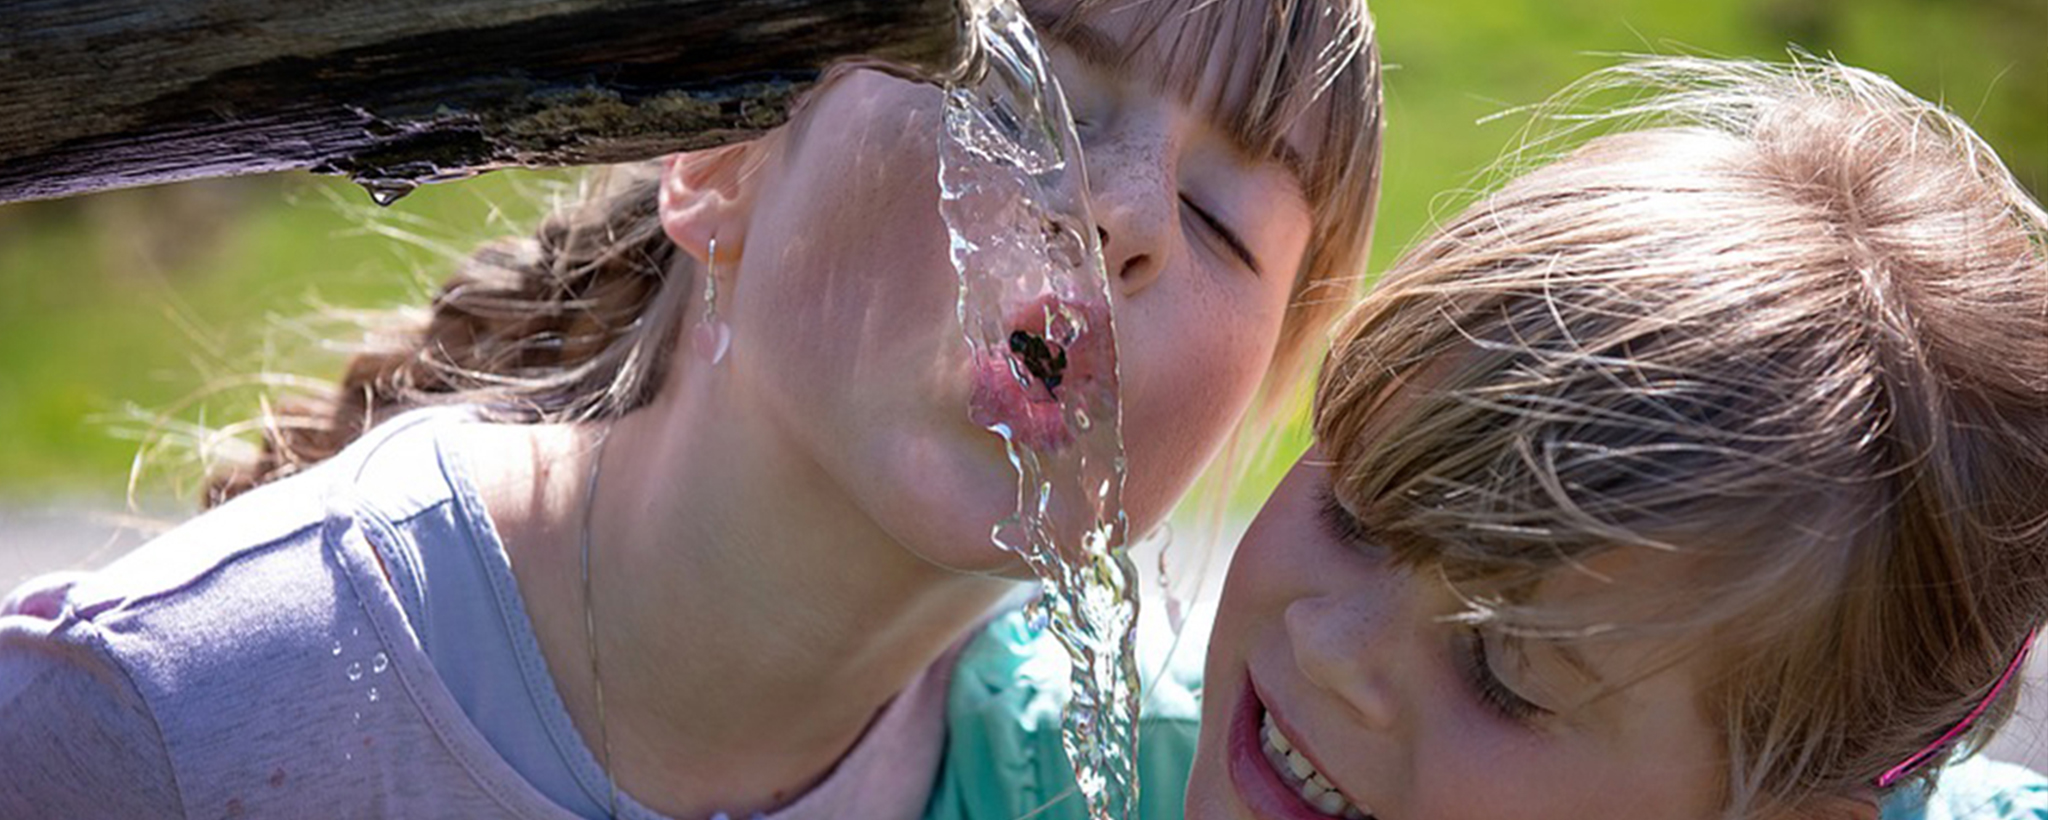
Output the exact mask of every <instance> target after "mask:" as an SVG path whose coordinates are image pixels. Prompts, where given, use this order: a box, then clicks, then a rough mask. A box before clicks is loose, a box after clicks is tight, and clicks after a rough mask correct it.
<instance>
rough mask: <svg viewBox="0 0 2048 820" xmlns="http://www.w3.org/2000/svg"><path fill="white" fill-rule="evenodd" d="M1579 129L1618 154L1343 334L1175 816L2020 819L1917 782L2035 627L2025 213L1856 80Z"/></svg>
mask: <svg viewBox="0 0 2048 820" xmlns="http://www.w3.org/2000/svg"><path fill="white" fill-rule="evenodd" d="M1581 90H1582V91H1583V92H1584V93H1587V94H1607V93H1611V92H1617V91H1618V92H1620V93H1622V94H1625V95H1629V96H1625V97H1623V98H1624V99H1626V100H1628V104H1627V105H1628V107H1626V108H1625V109H1623V110H1622V112H1621V113H1620V114H1618V115H1614V116H1612V117H1609V118H1608V121H1609V122H1611V121H1613V120H1615V119H1620V120H1622V121H1624V122H1626V123H1627V124H1630V125H1634V126H1638V129H1639V130H1624V131H1623V132H1622V133H1614V134H1609V135H1606V136H1601V137H1599V138H1596V139H1594V140H1592V141H1591V142H1590V143H1588V144H1586V145H1585V146H1584V147H1582V148H1579V149H1577V150H1575V151H1573V152H1571V153H1569V154H1568V155H1566V156H1564V157H1563V158H1561V159H1558V160H1557V161H1555V162H1554V163H1552V164H1549V165H1548V166H1546V167H1542V168H1541V169H1539V170H1536V171H1534V172H1532V173H1529V174H1527V175H1526V176H1522V177H1520V178H1518V179H1515V180H1514V181H1512V182H1510V183H1508V184H1507V185H1506V186H1505V187H1504V188H1502V189H1501V190H1499V191H1498V192H1497V193H1494V194H1492V195H1491V196H1489V197H1486V198H1485V199H1484V200H1482V201H1481V202H1479V203H1478V204H1476V205H1474V206H1472V207H1471V208H1470V209H1468V210H1467V211H1466V212H1465V213H1464V214H1463V215H1462V216H1460V217H1458V218H1457V219H1455V220H1453V221H1451V222H1450V223H1449V224H1447V225H1445V226H1444V227H1443V228H1442V229H1441V230H1439V231H1438V232H1437V233H1436V234H1435V236H1434V237H1432V238H1430V239H1428V240H1427V241H1425V242H1423V243H1422V244H1421V245H1420V246H1419V247H1417V248H1416V249H1414V250H1413V251H1411V252H1409V253H1408V254H1407V255H1406V256H1405V257H1404V258H1403V260H1402V261H1401V262H1399V263H1398V264H1397V265H1396V266H1395V268H1394V269H1393V270H1392V271H1391V272H1390V273H1388V274H1387V276H1386V279H1385V282H1384V284H1383V285H1381V286H1380V287H1379V288H1378V289H1377V290H1376V291H1375V292H1374V293H1372V294H1371V295H1370V296H1368V297H1367V299H1366V301H1365V302H1364V303H1363V304H1361V305H1360V306H1359V307H1358V308H1357V309H1356V310H1355V311H1354V312H1353V313H1351V314H1350V315H1349V316H1348V318H1346V319H1345V320H1343V322H1342V323H1341V326H1340V328H1339V331H1338V334H1337V340H1336V342H1335V345H1334V347H1333V349H1332V352H1331V353H1330V357H1329V359H1328V361H1327V362H1326V364H1325V366H1324V370H1323V374H1322V382H1321V385H1320V388H1319V390H1318V393H1317V396H1316V409H1315V436H1316V444H1315V446H1314V447H1313V448H1312V449H1311V450H1310V451H1309V453H1308V454H1307V455H1306V456H1305V457H1304V458H1303V459H1302V460H1301V461H1300V463H1299V465H1298V466H1297V467H1296V468H1295V470H1294V471H1293V472H1292V474H1291V475H1290V476H1289V477H1288V478H1287V479H1286V481H1285V483H1284V484H1283V485H1282V486H1281V488H1280V490H1279V492H1278V494H1277V495H1276V496H1275V497H1274V499H1273V500H1272V501H1271V502H1270V503H1269V504H1268V505H1267V507H1266V509H1265V510H1264V512H1263V513H1262V514H1261V515H1260V517H1259V519H1258V521H1257V522H1256V523H1255V524H1254V525H1253V526H1252V528H1251V530H1250V531H1249V532H1248V534H1247V535H1246V537H1245V541H1244V543H1243V545H1242V546H1241V547H1240V548H1239V551H1238V553H1237V556H1236V559H1235V561H1234V563H1233V565H1232V567H1231V574H1230V576H1229V580H1228V582H1227V585H1226V587H1225V590H1224V593H1223V598H1222V601H1221V604H1220V614H1219V617H1218V621H1217V625H1216V628H1215V633H1214V637H1213V639H1212V642H1211V644H1210V656H1209V659H1208V668H1207V672H1206V675H1207V681H1208V688H1207V691H1206V696H1207V699H1206V702H1205V704H1204V709H1205V711H1204V714H1203V718H1204V719H1203V727H1202V732H1203V734H1202V738H1201V744H1200V745H1201V751H1200V754H1199V756H1198V759H1197V761H1196V764H1195V766H1196V768H1195V774H1194V776H1193V778H1192V781H1191V785H1190V794H1189V797H1188V816H1189V817H1191V818H1198V819H1199V820H1213V819H1214V818H1246V817H1258V818H1289V819H1290V820H1300V819H1301V818H1316V817H1331V816H1335V817H1354V818H1355V817H1374V818H1380V820H1481V819H1482V818H1483V819H1484V820H1503V819H1505V818H1513V819H1515V820H1586V819H1587V818H1670V820H1707V818H1872V817H1876V816H1880V812H1882V816H1884V817H1918V816H1923V815H1922V812H1924V813H1925V815H1924V816H1928V817H1965V816H1975V817H1991V816H2001V817H2007V816H2026V817H2040V816H2048V790H2044V788H2043V786H2042V784H2041V782H2040V780H2039V778H2037V777H2034V776H2033V775H2031V774H2029V773H2025V772H2023V771H2021V770H2018V769H2015V768H2011V767H2002V766H1998V765H1996V764H1990V763H1986V762H1980V761H1972V762H1970V763H1968V764H1965V765H1962V766H1958V767H1951V768H1948V769H1946V770H1945V769H1944V763H1945V762H1947V761H1949V760H1951V758H1952V757H1954V756H1955V750H1956V749H1959V748H1961V749H1967V748H1974V747H1978V746H1981V745H1982V743H1983V741H1984V740H1985V739H1986V737H1987V736H1988V735H1990V734H1991V733H1992V732H1993V731H1995V730H1996V729H1997V728H1998V726H1999V725H2000V724H2001V723H2002V722H2003V720H2004V718H2005V717H2006V716H2007V715H2008V714H2009V712H2010V711H2011V708H2012V703H2013V701H2014V699H2015V697H2016V695H2017V691H2018V689H2019V686H2018V680H2017V678H2016V674H2017V670H2018V669H2019V668H2020V667H2021V665H2022V664H2023V663H2024V660H2025V657H2026V654H2027V647H2028V646H2029V644H2030V643H2031V642H2032V639H2033V636H2034V633H2035V630H2036V628H2037V626H2038V625H2039V624H2040V623H2041V622H2042V620H2043V618H2044V617H2048V258H2044V256H2048V245H2044V243H2048V233H2044V229H2048V218H2044V214H2043V212H2042V209H2041V207H2040V206H2039V205H2038V204H2037V203H2036V201H2035V200H2033V199H2032V198H2030V197H2029V196H2028V195H2027V194H2026V193H2025V192H2024V191H2023V190H2022V189H2021V188H2020V187H2019V186H2018V184H2017V183H2015V182H2014V180H2013V178H2012V177H2011V176H2010V174H2009V173H2007V171H2006V170H2005V169H2004V168H2003V167H2002V166H2001V165H2000V163H1999V162H1998V159H1997V157H1996V156H1995V155H1994V154H1993V153H1992V151H1991V149H1990V148H1988V147H1986V146H1985V145H1984V144H1983V143H1982V142H1980V141H1979V140H1978V139H1977V137H1976V136H1975V135H1974V134H1972V133H1971V132H1970V131H1969V129H1968V128H1967V127H1966V126H1965V125H1963V124H1962V123H1961V122H1960V121H1958V120H1957V119H1956V118H1954V117H1953V116H1951V115H1949V114H1947V113H1946V112H1944V111H1941V110H1939V109H1938V108H1936V107H1934V106H1932V105H1929V104H1927V103H1925V102H1922V101H1920V100H1918V99H1915V98H1913V97H1912V96H1911V95H1909V94H1907V93H1906V92H1904V91H1902V90H1900V89H1899V88H1898V87H1897V86H1895V85H1893V84H1892V83H1891V82H1889V81H1887V80H1885V79H1883V78H1881V77H1878V76H1875V75H1872V74H1869V73H1866V72H1862V71H1858V70H1855V69H1851V68H1846V67H1842V66H1839V65H1835V64H1831V63H1826V62H1819V61H1809V62H1804V63H1799V64H1795V65H1792V66H1789V67H1770V66H1764V65H1760V64H1753V63H1740V62H1715V61H1708V60H1694V59H1668V60H1650V61H1644V62H1638V63H1633V64H1629V65H1625V66H1623V67H1621V68H1618V69H1615V70H1612V71H1610V72H1607V73H1605V74H1603V75H1599V76H1596V78H1595V79H1593V80H1592V81H1591V82H1590V83H1589V84H1588V85H1587V86H1585V87H1583V88H1582V89H1581ZM1603 98H1605V97H1603ZM1573 99H1576V98H1573ZM1937 779H1940V780H1942V781H1943V784H1942V785H1943V787H1942V791H1941V793H1940V795H1941V796H1939V797H1936V798H1933V799H1931V800H1930V799H1929V798H1928V797H1927V790H1926V787H1927V786H1929V785H1932V784H1933V783H1934V782H1935V781H1936V780H1937Z"/></svg>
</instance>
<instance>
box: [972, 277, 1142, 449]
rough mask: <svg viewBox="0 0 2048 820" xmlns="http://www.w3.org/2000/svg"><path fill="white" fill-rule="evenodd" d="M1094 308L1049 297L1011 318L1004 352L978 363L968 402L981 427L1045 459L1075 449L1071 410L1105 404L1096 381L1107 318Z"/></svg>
mask: <svg viewBox="0 0 2048 820" xmlns="http://www.w3.org/2000/svg"><path fill="white" fill-rule="evenodd" d="M1100 314H1101V311H1099V310H1094V309H1091V308H1089V307H1088V306H1085V305H1081V304H1076V303H1073V302H1068V301H1064V300H1061V299H1058V298H1056V297H1050V296H1048V297H1045V298H1042V299H1039V300H1036V301H1034V302H1032V303H1031V304H1029V305H1027V306H1026V307H1025V308H1024V309H1022V310H1020V311H1018V312H1017V313H1016V314H1015V315H1013V316H1012V317H1010V321H1009V327H1010V333H1009V336H1008V337H1007V338H1006V339H1005V342H1006V344H1005V345H1004V347H1003V348H1001V349H997V350H988V351H986V352H984V353H983V354H982V355H980V356H979V357H978V360H977V361H976V362H975V367H974V384H973V393H972V395H971V397H970V398H969V402H970V404H971V411H972V412H971V416H972V418H973V420H974V422H975V423H976V424H979V425H981V426H982V427H985V428H988V429H991V430H994V431H996V432H997V433H998V434H1000V435H1002V436H1004V437H1005V438H1008V439H1010V440H1011V441H1013V442H1015V443H1017V444H1020V445H1023V446H1026V447H1030V448H1032V449H1036V450H1040V451H1051V450H1058V449H1061V448H1064V447H1066V446H1067V445H1069V444H1071V443H1072V442H1073V440H1074V431H1073V430H1072V429H1070V427H1069V424H1068V421H1067V419H1068V416H1069V410H1070V409H1072V408H1083V409H1089V410H1092V409H1094V408H1093V407H1091V405H1099V404H1100V403H1101V400H1100V399H1099V398H1098V397H1096V396H1095V395H1094V393H1095V392H1096V391H1098V390H1099V389H1100V380H1099V379H1098V378H1097V377H1096V373H1097V371H1098V370H1100V369H1102V368H1103V362H1104V361H1106V360H1107V358H1108V356H1109V355H1110V351H1108V350H1107V349H1106V348H1107V344H1108V343H1107V339H1108V334H1107V333H1106V332H1104V331H1106V329H1107V327H1108V324H1107V317H1105V316H1101V315H1100Z"/></svg>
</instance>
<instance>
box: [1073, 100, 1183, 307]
mask: <svg viewBox="0 0 2048 820" xmlns="http://www.w3.org/2000/svg"><path fill="white" fill-rule="evenodd" d="M1170 148H1171V146H1170V145H1169V144H1168V141H1167V140H1166V139H1164V138H1163V136H1162V135H1157V134H1154V135H1151V136H1150V137H1144V136H1142V135H1138V136H1132V135H1120V137H1119V138H1117V139H1114V140H1108V141H1104V142H1102V143H1099V144H1096V145H1091V146H1088V148H1087V149H1086V151H1087V157H1088V170H1089V174H1088V182H1089V186H1090V191H1089V193H1090V200H1089V205H1090V208H1091V209H1092V210H1093V211H1094V216H1095V224H1096V237H1097V238H1098V239H1100V240H1101V242H1102V263H1103V265H1104V266H1105V267H1106V268H1107V272H1108V274H1109V276H1110V284H1111V285H1112V287H1114V288H1115V289H1116V290H1117V291H1118V293H1119V295H1121V296H1123V297H1125V298H1129V297H1132V296H1135V295H1137V294H1138V293H1139V292H1140V291H1143V290H1144V289H1145V288H1147V287H1149V286H1150V285H1151V284H1152V283H1153V282H1154V281H1157V280H1158V278H1159V275H1160V274H1161V273H1162V272H1164V270H1165V267H1166V260H1167V253H1168V249H1169V248H1170V247H1171V245H1170V244H1169V242H1170V240H1171V238H1172V236H1173V234H1172V230H1173V226H1174V214H1175V207H1176V205H1177V202H1178V197H1177V194H1176V193H1175V189H1174V186H1173V185H1172V178H1173V177H1172V168H1171V167H1170V162H1171V160H1170Z"/></svg>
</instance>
